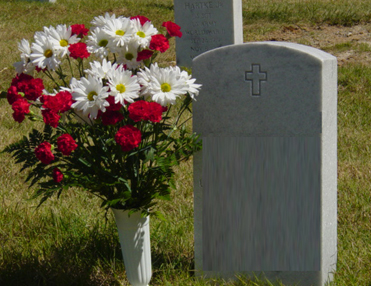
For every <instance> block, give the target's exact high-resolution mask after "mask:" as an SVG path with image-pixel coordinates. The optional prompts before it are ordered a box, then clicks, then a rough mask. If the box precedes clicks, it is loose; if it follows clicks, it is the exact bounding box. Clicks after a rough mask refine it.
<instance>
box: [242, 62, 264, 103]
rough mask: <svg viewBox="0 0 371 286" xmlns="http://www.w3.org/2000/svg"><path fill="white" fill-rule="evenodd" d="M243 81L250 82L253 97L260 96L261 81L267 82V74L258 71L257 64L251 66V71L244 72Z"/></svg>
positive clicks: (258, 66)
mask: <svg viewBox="0 0 371 286" xmlns="http://www.w3.org/2000/svg"><path fill="white" fill-rule="evenodd" d="M245 81H250V82H251V87H252V88H251V89H252V95H253V96H260V87H261V82H262V81H267V72H262V71H260V65H259V64H252V65H251V70H250V71H246V72H245Z"/></svg>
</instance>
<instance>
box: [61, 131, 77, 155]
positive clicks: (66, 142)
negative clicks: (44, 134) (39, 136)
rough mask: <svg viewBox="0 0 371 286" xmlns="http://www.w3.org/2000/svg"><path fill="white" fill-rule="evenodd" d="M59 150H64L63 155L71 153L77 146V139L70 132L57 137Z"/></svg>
mask: <svg viewBox="0 0 371 286" xmlns="http://www.w3.org/2000/svg"><path fill="white" fill-rule="evenodd" d="M57 145H58V150H59V151H61V152H62V154H63V155H67V156H68V155H70V154H71V152H72V151H73V150H75V149H76V148H77V144H76V142H75V140H74V139H73V138H72V136H71V135H70V134H63V135H61V136H59V137H58V139H57Z"/></svg>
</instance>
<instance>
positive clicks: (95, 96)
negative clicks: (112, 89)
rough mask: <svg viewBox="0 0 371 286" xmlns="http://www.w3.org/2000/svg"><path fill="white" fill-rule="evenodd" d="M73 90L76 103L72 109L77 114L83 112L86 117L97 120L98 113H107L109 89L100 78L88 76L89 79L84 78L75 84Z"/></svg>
mask: <svg viewBox="0 0 371 286" xmlns="http://www.w3.org/2000/svg"><path fill="white" fill-rule="evenodd" d="M74 85H75V86H74V88H73V89H72V92H71V94H72V98H73V100H74V101H75V102H74V103H73V104H72V105H71V107H72V108H74V109H75V110H76V111H77V112H79V111H82V114H83V115H84V116H88V115H89V117H90V118H91V119H96V118H97V115H98V111H99V110H101V111H102V112H105V111H106V107H107V106H109V102H108V101H107V100H106V98H107V97H108V95H109V93H108V87H106V86H103V82H102V80H101V79H100V78H96V77H92V76H91V75H88V78H87V79H86V78H84V77H82V78H81V79H80V80H78V81H76V82H75V83H74Z"/></svg>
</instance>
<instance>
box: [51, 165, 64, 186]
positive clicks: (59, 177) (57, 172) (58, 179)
mask: <svg viewBox="0 0 371 286" xmlns="http://www.w3.org/2000/svg"><path fill="white" fill-rule="evenodd" d="M53 180H54V182H56V183H60V182H61V181H62V180H63V173H62V172H61V170H59V169H58V168H54V170H53Z"/></svg>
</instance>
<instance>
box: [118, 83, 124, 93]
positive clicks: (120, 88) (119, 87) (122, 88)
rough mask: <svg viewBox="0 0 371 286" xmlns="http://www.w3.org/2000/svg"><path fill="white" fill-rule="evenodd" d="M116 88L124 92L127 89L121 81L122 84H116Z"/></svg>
mask: <svg viewBox="0 0 371 286" xmlns="http://www.w3.org/2000/svg"><path fill="white" fill-rule="evenodd" d="M116 90H117V91H118V92H120V93H124V92H125V90H126V87H125V85H123V84H121V83H120V84H118V85H116Z"/></svg>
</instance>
